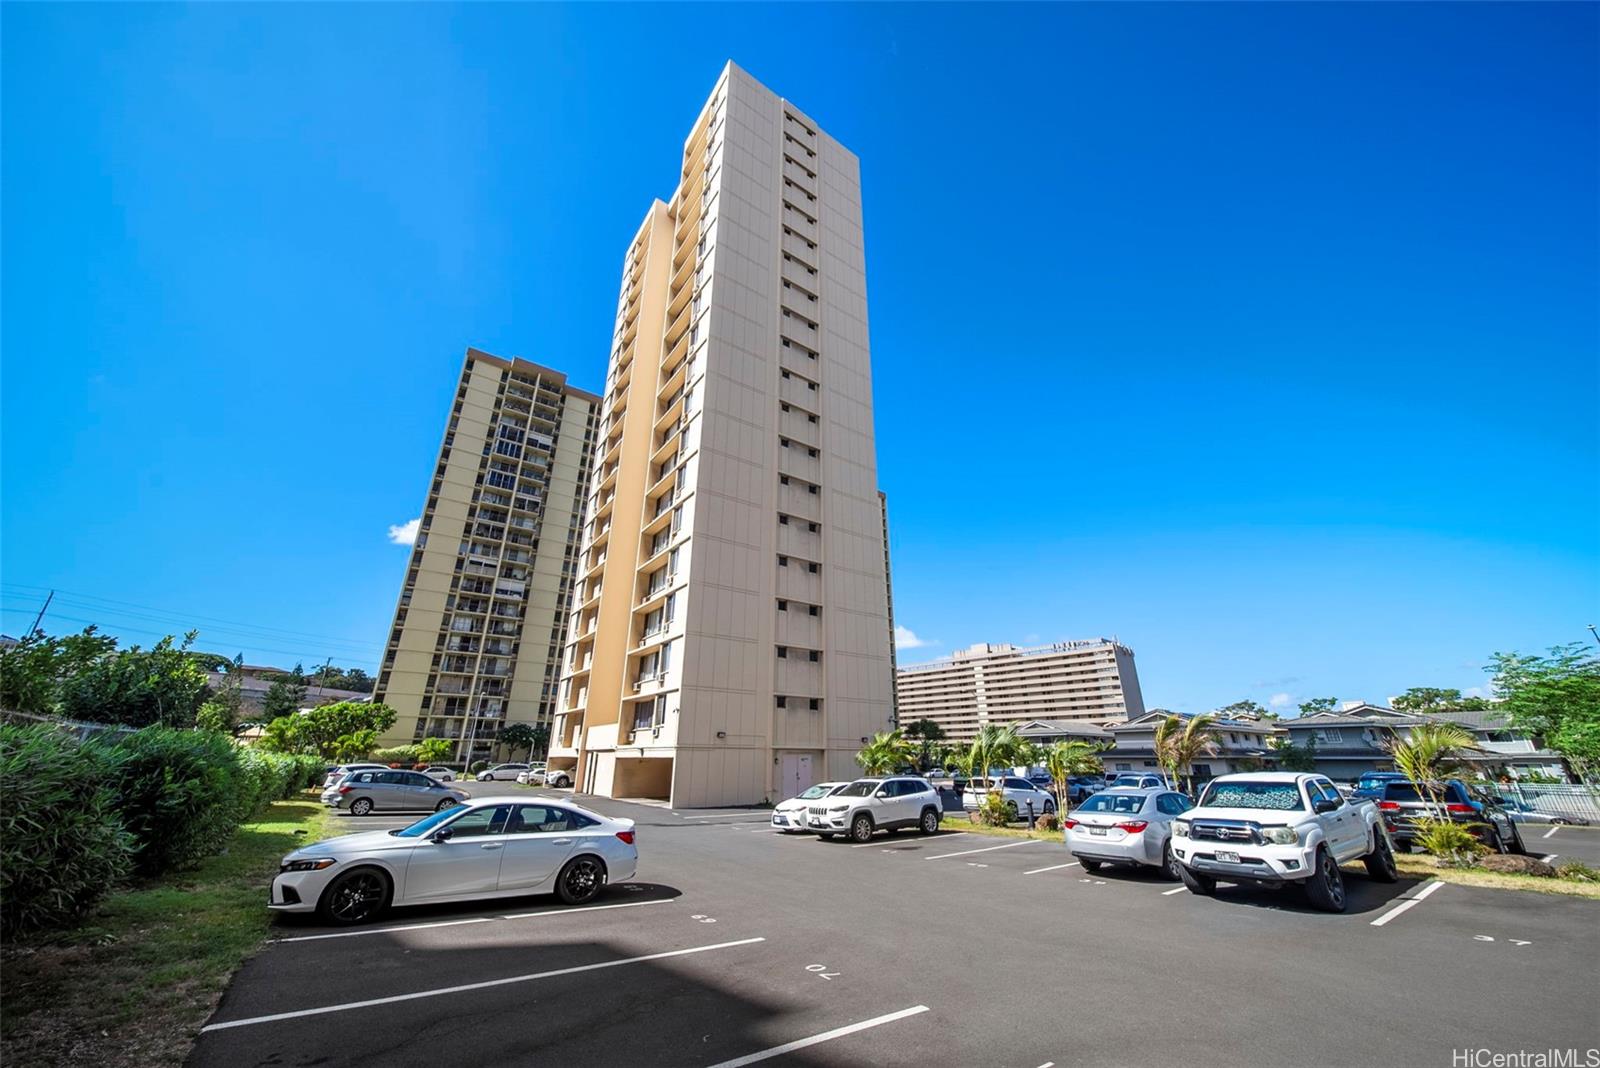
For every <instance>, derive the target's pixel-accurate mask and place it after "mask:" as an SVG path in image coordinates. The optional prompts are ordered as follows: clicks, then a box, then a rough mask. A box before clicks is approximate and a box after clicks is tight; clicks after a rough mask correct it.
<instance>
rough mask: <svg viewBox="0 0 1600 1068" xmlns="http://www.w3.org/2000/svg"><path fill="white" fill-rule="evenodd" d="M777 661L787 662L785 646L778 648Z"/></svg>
mask: <svg viewBox="0 0 1600 1068" xmlns="http://www.w3.org/2000/svg"><path fill="white" fill-rule="evenodd" d="M778 659H779V660H787V659H789V647H788V646H787V645H780V646H778Z"/></svg>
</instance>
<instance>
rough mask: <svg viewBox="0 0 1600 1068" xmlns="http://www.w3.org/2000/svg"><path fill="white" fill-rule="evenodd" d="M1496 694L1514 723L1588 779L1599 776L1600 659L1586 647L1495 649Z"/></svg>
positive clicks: (1511, 722)
mask: <svg viewBox="0 0 1600 1068" xmlns="http://www.w3.org/2000/svg"><path fill="white" fill-rule="evenodd" d="M1490 670H1492V671H1493V672H1494V684H1493V685H1494V692H1495V696H1497V697H1499V698H1500V701H1501V704H1500V707H1501V708H1503V709H1505V711H1506V717H1507V721H1508V722H1509V723H1510V724H1511V726H1513V727H1517V728H1519V729H1521V730H1526V731H1529V732H1531V733H1533V734H1537V735H1539V736H1540V737H1542V738H1543V739H1544V743H1545V744H1546V745H1548V746H1549V747H1550V748H1552V749H1554V750H1555V751H1556V752H1558V753H1560V754H1561V755H1562V756H1564V757H1566V758H1567V762H1568V763H1569V764H1571V765H1572V770H1574V771H1576V772H1577V773H1578V777H1579V778H1580V779H1582V780H1583V781H1584V782H1586V783H1591V784H1592V783H1594V781H1595V779H1596V777H1597V776H1600V657H1597V656H1595V655H1594V654H1593V652H1592V651H1591V650H1590V649H1589V648H1588V647H1587V646H1584V645H1581V644H1578V643H1572V644H1568V645H1557V646H1555V647H1553V648H1552V649H1551V650H1550V651H1549V654H1548V655H1546V656H1537V655H1529V656H1523V655H1521V654H1518V653H1495V654H1494V658H1493V663H1492V664H1491V665H1490Z"/></svg>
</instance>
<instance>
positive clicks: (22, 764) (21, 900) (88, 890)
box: [0, 724, 133, 935]
mask: <svg viewBox="0 0 1600 1068" xmlns="http://www.w3.org/2000/svg"><path fill="white" fill-rule="evenodd" d="M0 791H3V792H4V795H5V797H4V802H3V803H0V929H3V930H4V932H5V933H6V934H8V935H9V934H12V933H14V932H17V931H21V930H28V929H32V928H39V927H49V926H54V925H58V924H62V923H67V922H70V921H71V920H74V919H76V918H77V917H79V916H81V915H83V914H84V913H85V912H86V911H88V909H89V908H91V907H92V906H93V905H94V904H95V903H96V902H97V901H99V900H100V898H101V897H103V896H104V895H105V893H106V892H107V891H108V890H110V889H111V887H112V886H113V885H114V884H116V883H117V882H118V881H120V880H121V879H122V878H123V877H124V876H125V875H126V874H127V873H128V870H129V867H130V864H131V857H132V853H133V839H132V837H131V836H130V835H129V834H128V833H127V831H125V830H124V829H123V827H122V821H121V819H120V818H119V817H118V814H117V810H116V807H115V799H114V797H113V795H112V792H111V790H110V789H109V788H108V787H107V786H106V766H105V761H104V758H103V757H102V755H101V752H100V750H99V749H98V748H96V747H93V746H82V745H79V744H78V743H77V742H76V741H74V740H73V739H72V738H71V736H69V735H67V734H64V733H62V732H61V731H59V730H57V729H55V728H53V727H50V726H46V725H44V724H38V725H30V726H27V727H18V726H12V725H10V724H4V725H0Z"/></svg>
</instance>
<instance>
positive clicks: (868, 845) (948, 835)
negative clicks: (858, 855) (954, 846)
mask: <svg viewBox="0 0 1600 1068" xmlns="http://www.w3.org/2000/svg"><path fill="white" fill-rule="evenodd" d="M966 833H967V832H966V831H948V832H946V833H944V834H941V835H939V837H940V838H954V837H955V836H956V835H958V834H966ZM893 841H896V839H893V838H880V839H877V840H876V841H872V842H862V843H861V844H860V845H853V846H851V847H850V848H851V849H871V848H872V847H873V846H881V845H883V843H885V842H893ZM928 859H930V860H931V859H933V858H931V857H930V858H928Z"/></svg>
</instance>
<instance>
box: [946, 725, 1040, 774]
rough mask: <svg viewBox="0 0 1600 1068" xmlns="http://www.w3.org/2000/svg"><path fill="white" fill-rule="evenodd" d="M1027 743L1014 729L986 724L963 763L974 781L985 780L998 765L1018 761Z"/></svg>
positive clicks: (973, 741) (964, 768)
mask: <svg viewBox="0 0 1600 1068" xmlns="http://www.w3.org/2000/svg"><path fill="white" fill-rule="evenodd" d="M1024 744H1025V743H1024V742H1023V740H1022V739H1021V738H1020V737H1018V736H1017V732H1016V729H1015V728H1014V727H1001V726H996V725H995V724H993V723H987V724H985V725H984V726H983V727H982V728H981V729H980V730H979V731H978V736H977V737H976V738H974V739H973V740H972V747H971V748H970V749H968V750H967V758H966V760H964V761H962V763H963V765H964V767H963V769H962V770H964V771H965V772H966V773H967V775H968V777H970V778H973V779H978V778H985V777H987V776H988V774H989V769H990V768H993V767H995V766H996V765H1003V764H1009V763H1010V762H1011V761H1013V760H1015V759H1017V756H1018V753H1019V751H1020V749H1021V747H1022V746H1023V745H1024Z"/></svg>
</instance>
